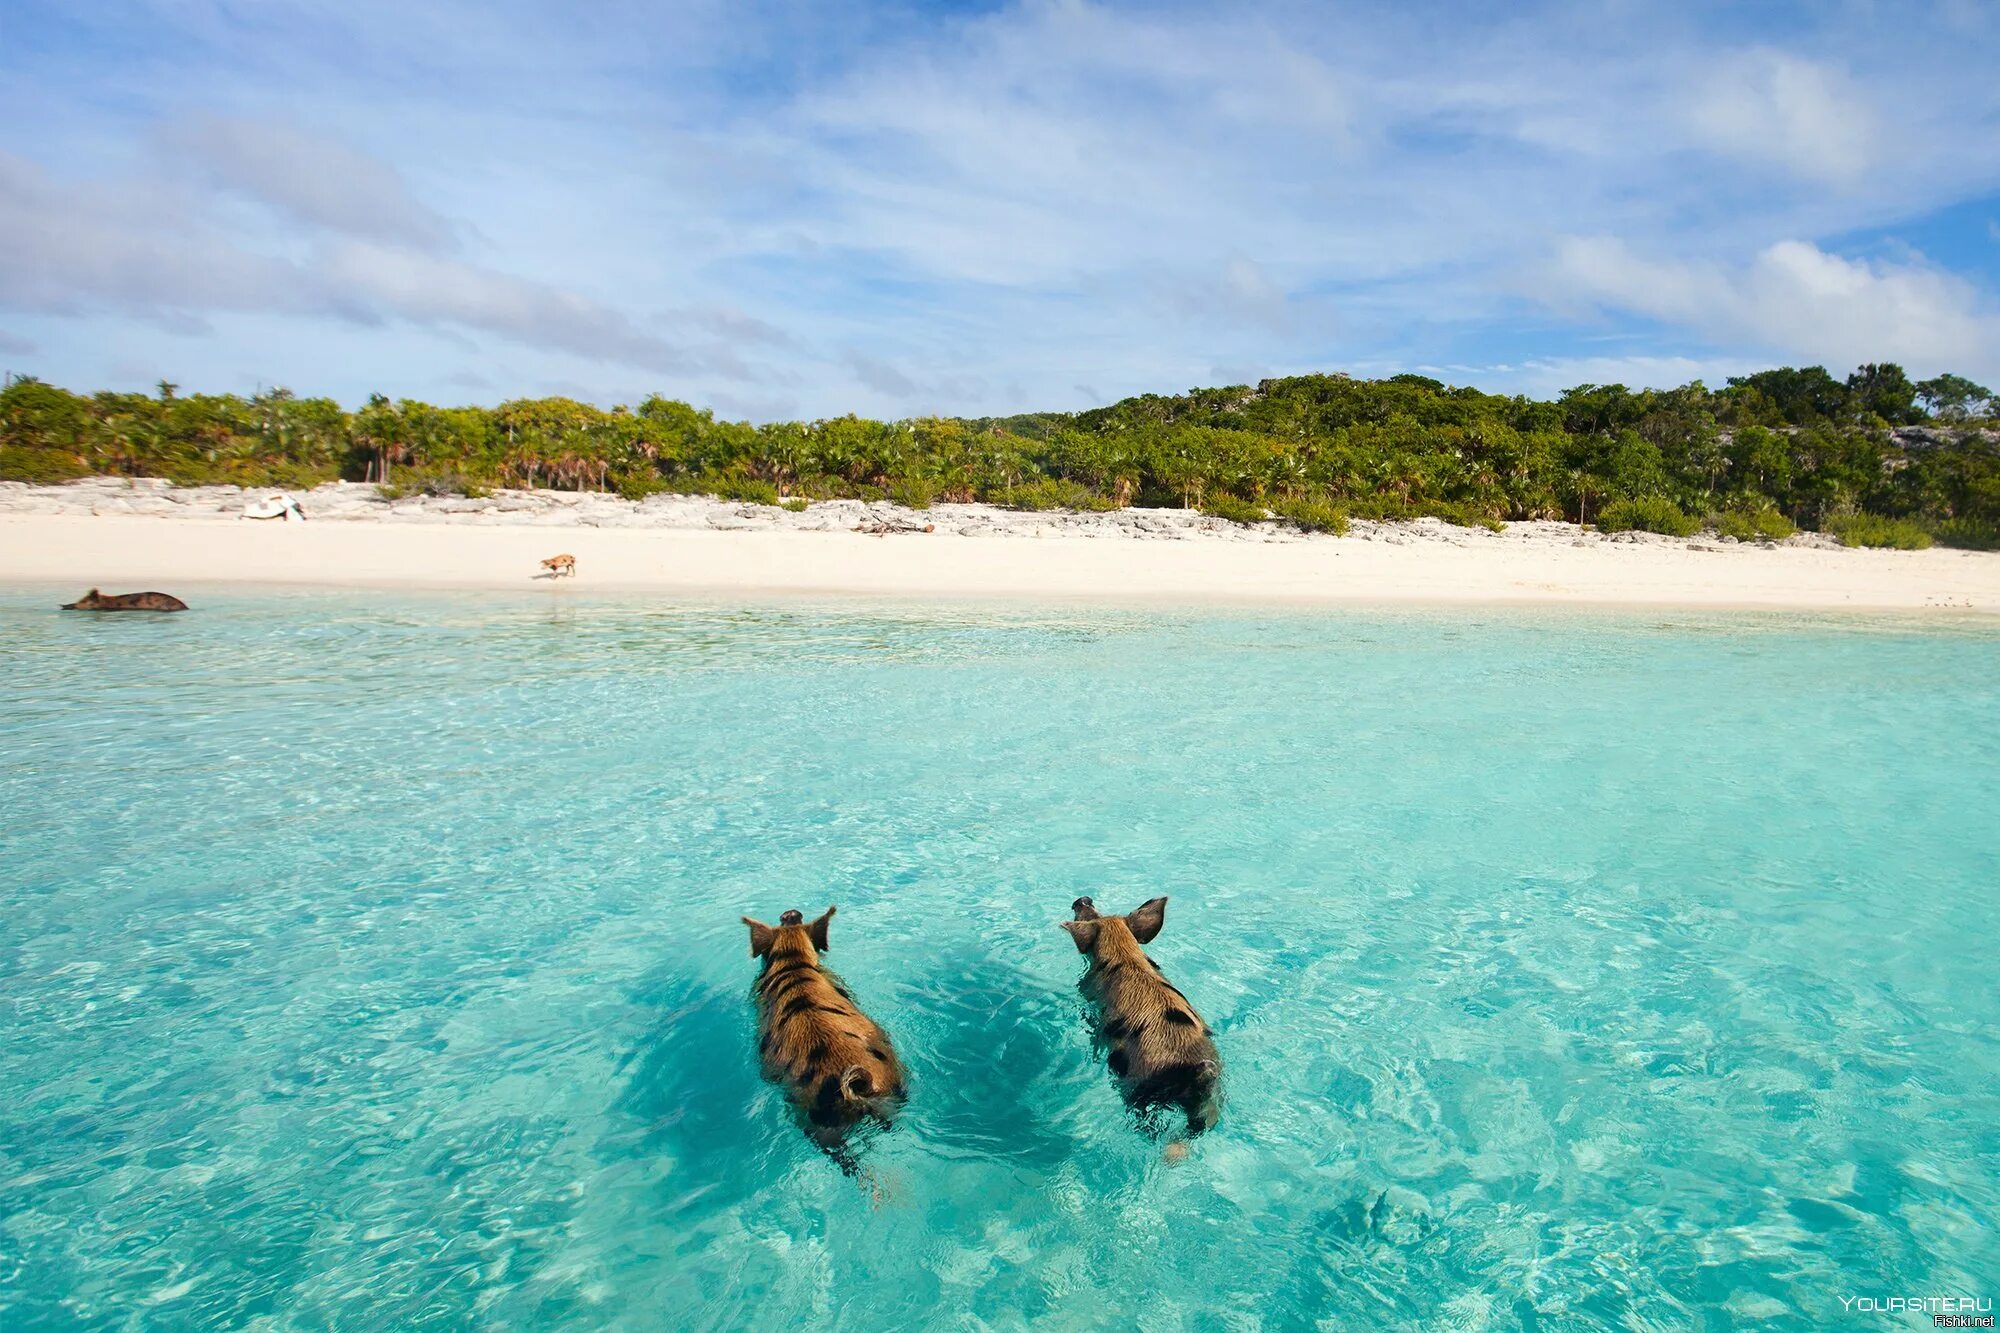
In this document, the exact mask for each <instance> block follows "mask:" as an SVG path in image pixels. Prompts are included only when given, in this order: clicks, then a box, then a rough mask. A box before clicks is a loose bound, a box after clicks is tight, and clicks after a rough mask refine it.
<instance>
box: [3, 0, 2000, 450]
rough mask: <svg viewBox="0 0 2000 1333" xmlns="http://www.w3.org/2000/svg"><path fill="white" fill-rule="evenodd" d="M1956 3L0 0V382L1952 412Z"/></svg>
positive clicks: (1994, 127)
mask: <svg viewBox="0 0 2000 1333" xmlns="http://www.w3.org/2000/svg"><path fill="white" fill-rule="evenodd" d="M1996 70H2000V11H1996V9H1995V8H1994V6H1993V5H1991V4H1988V3H1984V2H1983V0H1947V2H1944V3H1936V4H1931V3H1907V4H1888V3H1843V2H1842V0H1827V2H1826V3H1820V4H1811V5H1795V6H1792V5H1741V4H1737V5H1715V6H1710V5H1704V4H1699V3H1696V4H1678V5H1672V6H1665V5H1657V6H1656V5H1645V4H1636V3H1575V4H1536V3H1524V4H1520V5H1488V4H1476V5H1474V4H1462V5H1461V4H1451V5H1436V6H1424V5H1415V4H1384V5H1368V4H1358V5H1356V4H1285V3H1278V4H1254V3H1245V4H1238V5H1233V6H1188V7H1184V8H1183V7H1176V6H1172V5H1157V4H1155V5H1143V6H1140V5H1134V6H1124V5H1117V4H1101V3H1084V2H1083V0H1045V2H1039V3H1029V4H995V5H978V4H947V5H907V6H873V7H867V6H861V5H858V4H848V5H838V4H828V5H818V4H810V3H804V2H803V0H797V2H786V0H779V2H778V3H761V2H759V0H738V2H736V3H727V4H724V3H715V4H710V3H706V2H705V0H703V2H697V3H688V4H678V5H676V4H654V5H640V4H630V3H621V2H619V0H601V2H599V3H592V4H588V5H576V6H569V5H562V6H558V5H553V4H550V5H533V4H522V3H509V2H508V0H498V2H497V3H478V4H474V3H454V2H447V3H431V4H426V3H421V2H420V0H402V2H401V3H396V4H389V3H382V2H381V0H308V2H307V3H277V2H276V0H271V2H267V3H249V2H246V3H223V2H222V0H172V2H169V0H136V2H135V0H93V2H92V3H90V4H87V5H78V4H74V3H62V4H42V3H34V2H24V0H0V365H4V366H5V367H6V368H8V369H11V370H13V371H14V372H16V373H27V374H35V375H39V376H41V377H42V378H44V379H49V380H53V381H56V382H58V383H63V384H67V385H70V386H72V387H78V388H98V387H119V388H126V387H139V386H146V385H150V384H151V383H152V382H153V381H155V380H158V379H160V378H167V379H171V380H174V381H176V382H178V383H180V384H182V385H184V386H186V387H188V388H189V389H205V390H216V391H221V390H234V391H239V392H249V391H253V390H254V389H256V388H257V387H258V386H259V385H260V384H261V385H272V384H283V385H287V386H289V387H291V388H293V389H295V390H297V391H299V392H302V393H329V394H332V395H334V396H336V397H339V398H341V399H342V400H343V401H346V402H349V403H354V402H357V401H359V400H361V399H363V398H365V397H366V395H367V394H369V393H370V392H375V391H380V392H384V393H388V394H390V395H391V396H395V397H415V398H423V399H427V400H430V401H436V402H496V401H499V400H500V399H503V398H507V397H514V396H521V395H530V394H544V393H563V394H570V395H573V396H577V397H582V398H588V399H591V400H595V401H598V402H601V403H607V404H608V403H614V402H632V401H636V400H637V399H639V398H640V397H643V396H644V395H645V394H647V393H649V392H654V391H657V392H661V393H665V394H668V395H669V396H673V397H679V398H685V399H688V400H690V401H693V402H696V403H699V404H702V405H707V406H713V407H714V408H715V409H716V410H717V411H718V412H719V413H721V414H722V415H725V416H729V417H747V418H751V419H755V420H768V419H774V418H781V417H812V416H823V415H832V414H836V413H840V412H846V411H857V412H861V413H864V414H868V415H876V416H886V417H898V416H907V415H915V414H921V413H929V412H949V413H960V414H968V415H970V414H985V413H1006V412H1015V411H1026V410H1034V409H1073V408H1079V407H1085V406H1091V405H1094V404H1097V403H1102V402H1108V401H1112V400H1115V399H1117V398H1120V397H1123V396H1125V395H1127V394H1132V393H1140V392H1149V391H1151V392H1165V393H1172V392H1179V391H1181V390H1183V389H1186V388H1188V387H1191V386H1194V385H1208V384H1219V383H1237V382H1246V381H1254V380H1256V379H1258V378H1261V377H1263V376H1266V375H1275V374H1292V373H1298V372H1303V371H1314V370H1347V371H1350V372H1352V373H1356V374H1367V375H1376V374H1391V373H1394V372H1397V371H1401V370H1421V371H1424V372H1426V373H1430V374H1434V375H1437V376H1439V377H1440V378H1444V379H1447V380H1450V381H1452V382H1455V383H1470V384H1477V385H1480V386H1481V387H1484V388H1490V389H1497V390H1507V391H1526V392H1533V393H1549V392H1553V391H1555V390H1558V389H1560V388H1563V387H1566V386H1568V385H1572V384H1576V383H1582V382H1599V383H1602V382H1611V381H1622V382H1625V383H1630V384H1634V385H1642V384H1646V385H1667V384H1678V383H1682V382H1685V381H1687V380H1689V379H1693V378H1697V377H1700V378H1704V379H1706V380H1708V381H1709V382H1711V383H1717V382H1720V381H1721V380H1722V379H1723V378H1724V377H1726V376H1727V375H1729V374H1732V373H1741V372H1743V371H1745V370H1749V369H1756V368H1760V367H1763V366H1767V365H1774V364H1787V363H1789V364H1809V363H1822V364H1825V365H1827V366H1829V367H1830V368H1832V369H1833V370H1834V371H1835V372H1836V373H1845V372H1846V370H1848V369H1850V368H1851V367H1852V366H1854V365H1855V364H1857V363H1859V362H1861V361H1864V360H1878V359H1889V360H1897V361H1901V362H1902V363H1903V364H1905V365H1906V366H1907V367H1909V368H1910V369H1911V370H1912V371H1914V372H1917V373H1919V374H1923V375H1928V374H1933V373H1936V372H1938V371H1940V370H1947V369H1949V370H1955V371H1958V372H1960V373H1963V374H1968V375H1971V376H1973V377H1974V378H1976V379H1979V380H1981V381H1982V382H1984V383H1987V384H1994V385H2000V78H1996V77H1995V73H1994V72H1995V71H1996Z"/></svg>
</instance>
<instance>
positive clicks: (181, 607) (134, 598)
mask: <svg viewBox="0 0 2000 1333" xmlns="http://www.w3.org/2000/svg"><path fill="white" fill-rule="evenodd" d="M187 609H188V604H187V603H186V602H183V601H182V600H181V599H180V598H178V597H173V596H169V595H168V594H166V593H163V592H114V593H111V594H110V595H108V596H107V595H106V594H104V593H101V592H99V591H98V590H97V589H95V588H92V589H91V590H90V591H89V592H87V593H85V594H84V595H83V596H81V597H79V598H77V599H76V600H75V601H73V602H65V603H64V604H63V610H65V611H185V610H187Z"/></svg>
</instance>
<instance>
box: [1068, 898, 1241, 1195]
mask: <svg viewBox="0 0 2000 1333" xmlns="http://www.w3.org/2000/svg"><path fill="white" fill-rule="evenodd" d="M1070 910H1071V911H1072V912H1073V913H1074V914H1075V919H1074V920H1072V921H1065V922H1063V923H1062V926H1063V929H1064V930H1067V931H1068V932H1069V933H1070V938H1072V939H1074V940H1075V941H1076V949H1077V952H1078V953H1083V954H1088V955H1090V970H1089V971H1087V972H1085V973H1084V974H1083V981H1082V983H1081V987H1082V990H1083V993H1084V994H1085V995H1086V996H1088V997H1089V998H1090V999H1091V1001H1092V1002H1093V1003H1094V1004H1095V1006H1096V1009H1097V1035H1098V1037H1099V1038H1100V1039H1101V1040H1102V1041H1103V1042H1104V1044H1105V1045H1106V1046H1107V1047H1109V1048H1110V1052H1111V1054H1110V1057H1109V1059H1110V1065H1111V1072H1112V1073H1113V1074H1116V1075H1117V1076H1118V1087H1119V1091H1120V1092H1122V1093H1124V1095H1125V1101H1126V1103H1127V1104H1128V1105H1130V1106H1131V1107H1132V1109H1134V1110H1135V1111H1138V1112H1140V1113H1141V1114H1142V1115H1143V1114H1146V1113H1148V1112H1150V1111H1151V1110H1152V1109H1153V1108H1156V1107H1172V1108H1174V1109H1175V1110H1178V1111H1180V1112H1181V1113H1182V1114H1183V1115H1185V1116H1186V1117H1187V1132H1188V1134H1189V1135H1190V1136H1192V1135H1195V1134H1199V1133H1201V1132H1202V1131H1203V1130H1205V1129H1207V1128H1209V1127H1210V1126H1212V1125H1213V1124H1214V1123H1215V1121H1216V1117H1217V1116H1218V1115H1219V1114H1220V1113H1221V1110H1222V1062H1221V1060H1220V1059H1219V1058H1218V1057H1217V1056H1216V1053H1215V1043H1214V1042H1213V1041H1212V1040H1210V1038H1209V1032H1208V1024H1206V1023H1204V1022H1202V1021H1201V1015H1199V1014H1197V1013H1196V1012H1195V1011H1194V1006H1193V1005H1191V1004H1189V1003H1188V998H1187V996H1185V995H1183V994H1181V993H1180V992H1179V991H1178V990H1176V989H1175V988H1174V987H1173V985H1172V983H1170V982H1169V981H1168V980H1167V979H1166V978H1165V977H1163V976H1161V975H1160V968H1159V964H1157V963H1155V962H1154V961H1153V960H1152V959H1150V958H1148V957H1147V956H1146V951H1145V949H1143V948H1141V947H1140V946H1142V945H1145V944H1149V943H1151V942H1152V940H1153V937H1154V936H1155V935H1158V934H1159V933H1160V927H1161V926H1163V925H1165V924H1166V919H1167V900H1166V899H1165V898H1154V899H1151V900H1150V901H1148V902H1145V903H1142V904H1140V905H1139V907H1138V908H1136V909H1135V910H1133V911H1132V912H1130V913H1128V914H1127V915H1125V916H1101V915H1099V914H1098V911H1097V907H1096V905H1095V904H1094V903H1092V902H1091V901H1090V899H1088V898H1078V899H1077V900H1076V901H1075V902H1074V903H1072V904H1070ZM1167 1151H1168V1156H1169V1157H1170V1158H1174V1159H1176V1160H1177V1159H1178V1158H1179V1157H1181V1156H1183V1155H1185V1153H1186V1151H1187V1148H1186V1145H1185V1144H1182V1143H1174V1144H1171V1145H1169V1147H1168V1150H1167Z"/></svg>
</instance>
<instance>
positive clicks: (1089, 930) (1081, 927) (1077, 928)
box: [1061, 921, 1097, 953]
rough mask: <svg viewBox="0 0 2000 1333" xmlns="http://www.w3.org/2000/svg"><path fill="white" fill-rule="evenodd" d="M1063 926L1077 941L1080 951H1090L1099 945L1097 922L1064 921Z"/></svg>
mask: <svg viewBox="0 0 2000 1333" xmlns="http://www.w3.org/2000/svg"><path fill="white" fill-rule="evenodd" d="M1061 925H1062V928H1063V929H1064V930H1066V931H1068V932H1069V937H1070V938H1071V939H1073V940H1075V941H1076V951H1077V952H1078V953H1089V952H1090V951H1091V950H1092V949H1095V948H1096V947H1097V923H1096V922H1095V921H1064V922H1062V923H1061Z"/></svg>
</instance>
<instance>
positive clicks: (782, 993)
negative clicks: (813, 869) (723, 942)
mask: <svg viewBox="0 0 2000 1333" xmlns="http://www.w3.org/2000/svg"><path fill="white" fill-rule="evenodd" d="M833 913H834V909H833V908H831V907H829V908H827V909H826V912H825V914H824V915H823V916H821V917H820V918H819V919H818V920H816V921H812V922H810V923H808V922H807V921H806V920H805V917H804V915H803V914H801V913H799V912H796V911H792V912H786V913H785V914H784V915H783V916H781V917H779V918H778V924H777V925H775V926H767V925H765V924H764V923H763V922H761V921H757V920H754V919H752V918H750V917H747V916H746V917H744V918H743V923H744V924H745V925H747V926H749V927H750V953H751V955H752V956H753V957H757V958H761V959H763V960H764V971H763V973H762V975H760V976H759V977H758V978H757V984H756V986H755V995H756V999H757V1048H758V1050H759V1051H760V1052H761V1054H762V1057H763V1062H764V1077H765V1078H768V1079H770V1080H771V1082H773V1083H775V1084H777V1085H778V1086H779V1087H781V1088H783V1089H784V1090H785V1094H786V1096H788V1097H789V1098H790V1099H791V1102H792V1104H793V1106H794V1107H796V1108H797V1109H798V1111H799V1113H800V1114H801V1115H802V1116H804V1118H805V1121H806V1125H807V1133H808V1134H810V1135H811V1136H812V1138H813V1140H814V1141H815V1142H817V1143H818V1144H820V1145H821V1146H822V1147H824V1148H826V1149H828V1150H829V1151H830V1152H832V1153H833V1154H834V1156H835V1158H836V1160H840V1161H842V1164H843V1165H844V1166H845V1165H849V1164H848V1163H847V1162H846V1160H845V1158H844V1157H843V1156H842V1154H841V1152H840V1151H839V1150H840V1149H841V1147H842V1145H843V1144H844V1142H845V1140H846V1136H847V1133H848V1131H849V1130H851V1129H853V1128H854V1127H855V1126H856V1125H857V1124H858V1123H860V1122H861V1121H862V1120H864V1119H870V1120H874V1121H877V1122H879V1123H882V1124H887V1123H888V1121H889V1118H890V1117H891V1115H893V1114H894V1112H895V1110H896V1108H897V1107H899V1106H900V1105H901V1104H902V1101H903V1095H904V1079H903V1066H902V1064H901V1062H899V1061H898V1060H897V1059H896V1050H895V1047H893V1046H891V1045H890V1044H889V1037H888V1034H887V1033H885V1032H883V1031H882V1029H881V1028H879V1027H877V1026H876V1025H875V1023H874V1021H873V1020H872V1019H870V1018H869V1017H868V1016H867V1015H866V1014H864V1013H862V1012H861V1009H860V1007H859V1006H858V1005H856V1004H855V1003H854V997H853V996H852V995H850V994H849V993H848V990H847V987H846V986H845V985H843V984H842V983H841V981H840V978H838V977H836V976H834V975H833V973H831V972H829V971H827V970H826V969H825V968H824V967H822V966H820V961H819V959H820V955H821V954H823V953H825V952H826V949H827V943H826V927H827V922H829V921H831V920H832V919H833Z"/></svg>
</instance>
